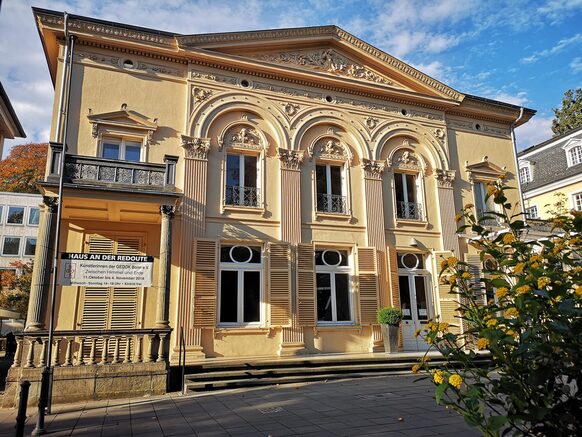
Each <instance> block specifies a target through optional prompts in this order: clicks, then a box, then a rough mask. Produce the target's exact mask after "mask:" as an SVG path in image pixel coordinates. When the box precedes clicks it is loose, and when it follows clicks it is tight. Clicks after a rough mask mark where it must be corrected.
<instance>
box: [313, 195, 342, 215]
mask: <svg viewBox="0 0 582 437" xmlns="http://www.w3.org/2000/svg"><path fill="white" fill-rule="evenodd" d="M317 212H323V213H330V214H347V213H348V202H347V197H346V196H340V195H338V194H322V193H317Z"/></svg>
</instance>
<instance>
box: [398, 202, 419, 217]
mask: <svg viewBox="0 0 582 437" xmlns="http://www.w3.org/2000/svg"><path fill="white" fill-rule="evenodd" d="M396 217H398V218H399V219H406V220H422V219H423V215H422V204H420V203H417V202H402V201H398V202H396Z"/></svg>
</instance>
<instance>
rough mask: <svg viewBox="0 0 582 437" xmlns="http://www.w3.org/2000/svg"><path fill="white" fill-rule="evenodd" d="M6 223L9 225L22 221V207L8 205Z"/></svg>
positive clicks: (21, 222) (18, 223) (19, 223)
mask: <svg viewBox="0 0 582 437" xmlns="http://www.w3.org/2000/svg"><path fill="white" fill-rule="evenodd" d="M6 223H7V224H10V225H21V224H23V223H24V207H23V206H9V207H8V214H7V216H6Z"/></svg>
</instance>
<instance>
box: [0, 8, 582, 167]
mask: <svg viewBox="0 0 582 437" xmlns="http://www.w3.org/2000/svg"><path fill="white" fill-rule="evenodd" d="M32 5H34V6H38V7H43V8H48V9H53V10H58V11H63V10H66V11H68V12H70V13H75V14H79V15H86V16H90V17H95V18H100V19H104V20H111V21H119V22H122V23H127V24H133V25H138V26H145V27H151V28H154V29H160V30H167V31H172V32H177V33H184V34H193V33H207V32H225V31H238V30H252V29H267V28H278V27H295V26H315V25H324V24H336V25H338V26H340V27H342V28H343V29H345V30H347V31H349V32H351V33H353V34H354V35H356V36H357V37H359V38H361V39H363V40H365V41H367V42H369V43H370V44H373V45H375V46H376V47H378V48H380V49H382V50H384V51H386V52H388V53H390V54H391V55H393V56H396V57H398V58H400V59H402V60H403V61H405V62H407V63H409V64H411V65H413V66H415V67H416V68H418V69H420V70H421V71H423V72H424V73H426V74H428V75H430V76H433V77H435V78H436V79H439V80H440V81H442V82H444V83H446V84H447V85H449V86H451V87H453V88H455V89H457V90H458V91H460V92H462V93H469V94H476V95H479V96H482V97H488V98H492V99H497V100H501V101H505V102H509V103H514V104H518V105H524V106H527V107H529V108H532V109H536V110H537V111H538V113H537V115H536V116H535V117H534V118H533V119H532V120H531V121H530V122H529V123H527V124H526V125H524V126H523V127H520V128H519V129H517V132H516V136H517V142H518V148H520V149H523V148H525V147H527V146H529V145H532V144H536V143H539V142H541V141H543V140H545V139H547V138H549V137H550V136H551V130H550V125H551V119H552V118H553V113H552V108H554V107H558V106H559V105H560V102H561V98H562V95H563V93H564V91H565V90H567V89H571V88H579V87H582V24H581V23H582V0H543V1H542V0H540V1H535V0H506V1H501V0H489V1H487V0H435V1H429V0H424V1H421V0H393V1H388V0H384V1H381V0H369V1H341V0H336V1H333V0H293V1H288V0H265V1H261V0H238V1H223V0H101V1H90V0H78V1H73V0H37V1H33V2H31V1H29V0H4V1H3V2H2V9H1V10H0V80H1V81H2V84H3V85H4V88H5V90H6V92H7V93H8V95H9V97H10V99H11V101H12V103H13V106H14V108H15V110H16V112H17V114H18V116H19V118H20V120H21V122H22V124H23V126H24V129H25V131H26V132H27V134H28V139H27V140H26V141H35V142H36V141H47V140H48V132H49V122H50V117H51V108H52V100H53V89H52V84H51V82H50V78H49V74H48V70H47V67H46V62H45V60H44V54H43V51H42V47H41V44H40V40H39V38H38V33H37V31H36V28H35V25H34V20H33V17H32V13H31V11H30V7H31V6H32ZM21 142H23V141H22V139H17V140H12V141H7V142H6V146H5V152H4V155H6V149H8V148H9V147H10V146H11V145H13V144H19V143H21Z"/></svg>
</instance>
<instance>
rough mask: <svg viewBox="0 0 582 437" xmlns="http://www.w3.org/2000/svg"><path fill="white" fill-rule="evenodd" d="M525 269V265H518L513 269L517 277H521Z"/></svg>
mask: <svg viewBox="0 0 582 437" xmlns="http://www.w3.org/2000/svg"><path fill="white" fill-rule="evenodd" d="M524 268H525V263H517V264H516V265H515V267H514V268H513V272H514V273H515V274H516V275H519V274H520V273H521V272H523V269H524Z"/></svg>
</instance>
